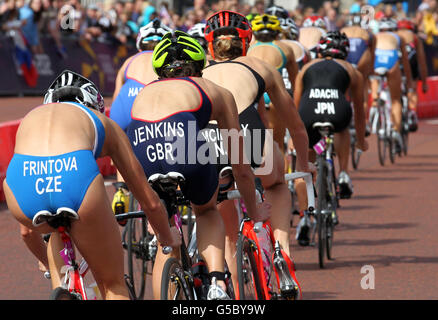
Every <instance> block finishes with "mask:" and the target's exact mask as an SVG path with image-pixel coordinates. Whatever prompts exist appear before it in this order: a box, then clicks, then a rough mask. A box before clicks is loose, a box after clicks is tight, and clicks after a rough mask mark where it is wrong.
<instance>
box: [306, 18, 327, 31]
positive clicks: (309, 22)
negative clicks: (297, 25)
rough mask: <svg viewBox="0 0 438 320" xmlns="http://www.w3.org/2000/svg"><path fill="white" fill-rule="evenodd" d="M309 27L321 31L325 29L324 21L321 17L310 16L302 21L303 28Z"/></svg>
mask: <svg viewBox="0 0 438 320" xmlns="http://www.w3.org/2000/svg"><path fill="white" fill-rule="evenodd" d="M309 27H317V28H322V29H325V28H327V26H326V24H325V22H324V19H323V18H322V17H321V16H310V17H307V18H306V19H304V21H303V28H309Z"/></svg>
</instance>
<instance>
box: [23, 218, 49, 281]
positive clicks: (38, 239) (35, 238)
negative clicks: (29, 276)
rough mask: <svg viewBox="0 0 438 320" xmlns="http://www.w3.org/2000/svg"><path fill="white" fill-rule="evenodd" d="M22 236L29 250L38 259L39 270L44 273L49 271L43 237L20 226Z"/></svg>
mask: <svg viewBox="0 0 438 320" xmlns="http://www.w3.org/2000/svg"><path fill="white" fill-rule="evenodd" d="M20 234H21V239H22V240H23V242H24V243H25V244H26V246H27V248H28V249H29V250H30V252H32V254H33V255H34V256H35V257H36V258H37V259H38V264H39V269H40V270H41V271H43V272H45V271H48V270H49V262H48V261H47V246H46V244H45V243H44V240H43V238H42V235H41V234H40V233H39V232H36V231H33V230H32V229H30V228H28V227H25V226H24V225H22V224H20Z"/></svg>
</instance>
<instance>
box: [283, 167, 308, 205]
mask: <svg viewBox="0 0 438 320" xmlns="http://www.w3.org/2000/svg"><path fill="white" fill-rule="evenodd" d="M300 178H304V181H305V182H306V189H307V208H308V210H309V211H310V212H312V211H313V210H315V192H314V189H313V181H312V174H311V173H310V172H294V173H286V174H285V175H284V179H285V180H286V181H289V180H295V179H300Z"/></svg>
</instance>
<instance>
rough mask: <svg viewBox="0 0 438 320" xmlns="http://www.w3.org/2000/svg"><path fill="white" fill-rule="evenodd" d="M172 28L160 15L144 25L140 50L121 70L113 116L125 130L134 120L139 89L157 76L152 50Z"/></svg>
mask: <svg viewBox="0 0 438 320" xmlns="http://www.w3.org/2000/svg"><path fill="white" fill-rule="evenodd" d="M169 31H171V29H170V28H169V27H167V26H166V25H164V24H163V23H162V22H161V21H160V20H159V19H158V18H156V19H154V20H152V21H151V22H150V23H148V24H147V25H145V26H144V27H142V28H141V29H140V31H139V33H138V36H137V50H138V51H139V52H138V53H137V54H135V55H134V56H132V57H130V58H128V59H127V60H126V61H125V63H124V64H123V65H122V67H121V68H120V70H119V72H118V73H117V78H116V86H115V89H114V94H113V103H112V105H111V110H110V118H111V119H113V120H114V121H115V122H116V123H117V124H118V125H119V126H120V127H121V128H122V129H123V130H126V128H127V127H128V125H129V123H130V122H131V108H132V104H133V103H134V100H135V98H136V97H137V94H138V92H139V91H140V90H141V89H143V87H144V86H145V85H146V84H148V83H149V82H151V81H153V80H156V79H157V77H156V75H155V73H154V71H153V70H152V65H151V61H152V52H153V50H154V47H155V46H156V44H157V43H158V42H159V41H160V40H161V37H162V36H163V35H164V34H166V33H167V32H169Z"/></svg>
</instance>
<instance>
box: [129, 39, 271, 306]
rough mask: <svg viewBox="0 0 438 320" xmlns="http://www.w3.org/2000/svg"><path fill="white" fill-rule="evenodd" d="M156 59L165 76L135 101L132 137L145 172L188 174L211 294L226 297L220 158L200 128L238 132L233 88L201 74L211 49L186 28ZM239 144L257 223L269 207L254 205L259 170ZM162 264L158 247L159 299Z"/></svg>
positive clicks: (240, 168)
mask: <svg viewBox="0 0 438 320" xmlns="http://www.w3.org/2000/svg"><path fill="white" fill-rule="evenodd" d="M152 63H153V68H154V70H155V72H156V73H157V75H158V77H159V79H158V80H156V81H153V82H151V83H150V84H148V85H147V86H145V87H144V89H143V90H142V91H141V92H140V93H139V95H138V97H137V99H136V100H135V102H134V105H133V108H132V121H131V124H130V125H129V126H128V132H127V133H128V137H129V139H130V142H131V145H132V148H133V150H134V153H135V154H136V156H137V158H138V159H139V160H140V163H141V164H142V166H143V170H144V172H145V173H146V175H148V176H149V175H152V174H155V173H162V174H166V173H168V172H171V171H174V172H179V173H181V174H183V175H184V177H185V190H182V191H183V192H184V193H185V196H186V197H187V198H188V200H190V202H191V204H192V208H193V210H194V212H195V214H196V223H197V238H196V239H197V242H198V249H199V252H200V253H201V254H202V255H203V257H204V259H205V261H206V263H207V267H208V270H209V271H210V273H211V274H212V275H214V277H215V278H216V279H217V280H218V285H215V284H214V283H212V285H211V286H210V289H209V293H208V298H209V299H228V296H227V294H226V293H225V291H224V288H225V287H224V285H225V284H224V282H223V281H224V279H225V275H224V261H225V258H224V239H225V235H224V227H223V222H222V219H221V217H220V215H219V212H218V210H217V207H216V203H217V192H218V174H217V168H216V162H215V161H216V157H213V158H211V157H210V154H212V153H211V152H210V151H209V150H208V148H205V146H208V145H207V144H206V143H205V140H204V138H203V135H202V133H201V130H202V129H204V128H205V127H206V126H207V124H208V122H209V121H210V120H215V121H217V123H218V125H219V128H220V129H226V130H235V131H236V133H237V132H238V131H239V123H238V121H237V111H236V104H235V101H234V98H233V96H232V94H231V93H230V92H229V91H228V90H226V89H224V88H222V87H220V86H218V85H215V84H214V83H213V82H211V81H209V80H206V79H203V78H202V77H201V76H202V69H203V68H204V66H205V63H206V56H205V52H204V50H203V49H202V47H201V46H200V44H199V43H198V42H197V41H196V40H195V39H194V38H192V37H190V36H189V35H187V34H186V33H184V32H181V31H175V33H174V34H172V33H167V34H166V35H165V36H164V37H163V39H162V41H161V42H160V43H159V44H158V45H157V46H156V47H155V50H154V53H153V60H152ZM230 138H231V137H230ZM235 147H236V146H232V144H231V143H229V144H228V151H229V154H230V155H231V159H233V156H234V157H235V155H236V154H237V155H238V158H234V159H237V160H238V161H237V162H232V167H233V171H234V172H235V174H236V180H237V184H238V185H239V190H240V191H241V193H242V195H243V198H244V199H245V203H246V204H247V208H248V212H249V215H250V216H251V217H252V218H253V219H255V220H256V221H262V220H265V219H267V218H268V215H269V205H268V204H265V203H264V204H258V205H256V202H255V185H254V175H253V174H252V171H251V168H250V167H249V165H246V164H244V161H243V158H244V154H243V140H242V139H241V138H239V140H238V147H239V148H238V149H237V151H238V152H237V153H235V150H236V149H235ZM233 148H234V149H233ZM232 149H233V150H232ZM241 158H242V159H241ZM164 262H165V257H163V255H162V253H161V250H158V254H157V258H156V260H155V264H154V270H153V290H154V296H155V297H158V294H159V288H160V280H161V271H162V267H163V264H164Z"/></svg>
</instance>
